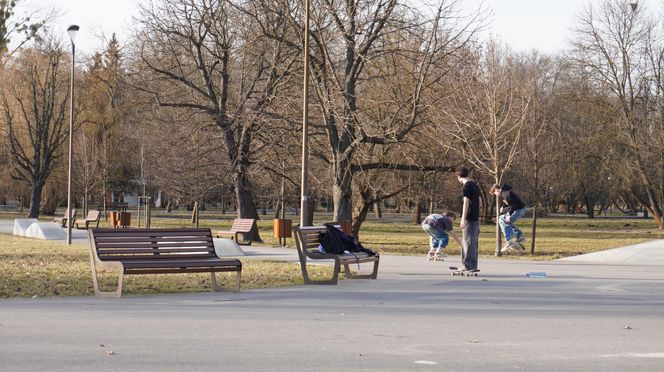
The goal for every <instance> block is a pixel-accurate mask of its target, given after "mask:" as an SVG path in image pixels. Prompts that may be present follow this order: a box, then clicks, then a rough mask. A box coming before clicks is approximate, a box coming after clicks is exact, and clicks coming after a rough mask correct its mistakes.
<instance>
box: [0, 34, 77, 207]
mask: <svg viewBox="0 0 664 372" xmlns="http://www.w3.org/2000/svg"><path fill="white" fill-rule="evenodd" d="M63 59H64V53H63V51H62V49H61V48H60V46H59V45H58V44H57V43H54V42H52V41H47V42H45V43H40V44H38V45H37V47H35V48H34V49H29V50H24V51H23V53H22V54H21V55H20V57H19V58H18V59H17V60H16V63H12V64H11V65H9V66H6V68H7V71H6V72H10V73H11V79H7V80H6V81H4V84H3V85H4V87H3V88H4V89H3V92H2V97H1V99H2V101H1V105H2V106H1V109H2V111H3V112H2V114H3V116H4V119H5V123H6V125H7V133H8V140H9V146H10V153H11V158H12V161H13V163H14V171H13V173H12V177H13V178H15V179H19V180H23V181H25V182H27V183H28V184H29V185H30V187H31V203H30V213H29V216H30V217H31V218H37V217H38V216H39V212H40V203H41V194H42V189H43V187H44V184H45V183H46V180H47V179H48V177H49V176H50V175H51V170H52V166H53V163H54V161H56V160H57V159H58V157H59V156H60V154H61V153H60V146H61V145H62V144H63V143H64V142H65V141H66V139H67V135H68V132H67V126H66V125H65V124H66V118H67V112H68V110H67V102H68V94H67V92H68V90H67V83H68V80H69V79H68V74H67V68H66V65H65V62H66V61H63Z"/></svg>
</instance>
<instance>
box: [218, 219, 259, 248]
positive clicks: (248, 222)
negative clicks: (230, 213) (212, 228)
mask: <svg viewBox="0 0 664 372" xmlns="http://www.w3.org/2000/svg"><path fill="white" fill-rule="evenodd" d="M255 225H256V220H254V219H252V218H236V219H234V220H233V225H231V228H230V230H219V231H217V233H216V235H217V238H223V237H224V236H230V237H231V239H234V240H235V242H236V243H237V244H240V245H251V242H252V239H248V240H247V239H243V241H242V242H240V240H239V238H238V236H239V235H240V234H242V235H243V236H244V237H246V235H244V234H248V233H250V232H251V230H252V229H253V228H254V226H255Z"/></svg>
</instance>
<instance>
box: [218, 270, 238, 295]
mask: <svg viewBox="0 0 664 372" xmlns="http://www.w3.org/2000/svg"><path fill="white" fill-rule="evenodd" d="M241 278H242V272H241V271H238V272H237V275H235V285H234V286H233V288H230V289H229V288H224V287H222V286H220V285H219V284H218V283H217V276H216V272H214V271H212V272H211V273H210V279H211V282H212V291H214V292H234V293H239V292H240V282H241Z"/></svg>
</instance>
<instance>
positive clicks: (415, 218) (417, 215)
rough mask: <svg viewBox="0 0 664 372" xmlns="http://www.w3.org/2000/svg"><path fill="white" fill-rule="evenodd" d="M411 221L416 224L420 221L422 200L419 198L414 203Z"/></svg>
mask: <svg viewBox="0 0 664 372" xmlns="http://www.w3.org/2000/svg"><path fill="white" fill-rule="evenodd" d="M413 222H414V223H415V224H418V225H419V224H421V223H422V202H421V201H420V200H419V199H417V202H416V203H415V214H413Z"/></svg>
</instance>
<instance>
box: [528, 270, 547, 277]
mask: <svg viewBox="0 0 664 372" xmlns="http://www.w3.org/2000/svg"><path fill="white" fill-rule="evenodd" d="M526 276H527V277H529V278H546V273H545V272H541V271H533V272H529V273H528V274H526Z"/></svg>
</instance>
